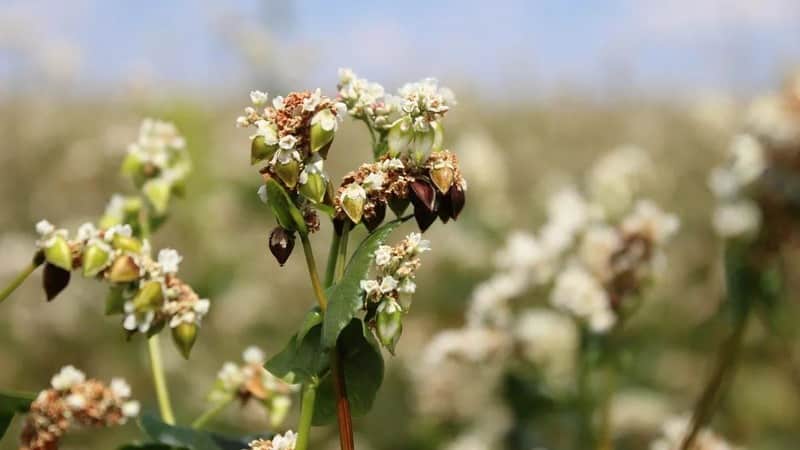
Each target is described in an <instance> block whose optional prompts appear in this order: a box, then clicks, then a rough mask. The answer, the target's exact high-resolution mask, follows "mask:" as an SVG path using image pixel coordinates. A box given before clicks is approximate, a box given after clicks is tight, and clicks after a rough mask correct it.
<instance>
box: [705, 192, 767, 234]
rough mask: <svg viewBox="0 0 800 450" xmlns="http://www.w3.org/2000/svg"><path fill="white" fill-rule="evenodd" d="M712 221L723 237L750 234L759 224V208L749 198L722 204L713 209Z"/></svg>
mask: <svg viewBox="0 0 800 450" xmlns="http://www.w3.org/2000/svg"><path fill="white" fill-rule="evenodd" d="M713 223H714V229H715V230H716V231H717V233H718V234H719V235H720V236H722V237H723V238H738V237H743V236H752V235H754V234H755V233H756V232H757V231H758V229H759V227H760V225H761V210H760V209H759V208H758V206H757V205H756V204H755V203H753V202H751V201H749V200H740V201H737V202H734V203H727V204H722V205H720V206H718V207H717V209H716V210H715V211H714V218H713Z"/></svg>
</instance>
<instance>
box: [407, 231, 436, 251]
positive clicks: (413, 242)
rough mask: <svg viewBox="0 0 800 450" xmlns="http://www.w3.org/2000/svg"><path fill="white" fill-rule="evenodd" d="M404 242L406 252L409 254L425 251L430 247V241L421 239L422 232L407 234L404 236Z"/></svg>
mask: <svg viewBox="0 0 800 450" xmlns="http://www.w3.org/2000/svg"><path fill="white" fill-rule="evenodd" d="M406 242H407V244H406V245H407V247H406V252H408V253H409V254H410V255H417V254H419V253H425V252H427V251H430V249H431V241H429V240H426V239H422V234H420V233H411V234H409V235H408V236H406Z"/></svg>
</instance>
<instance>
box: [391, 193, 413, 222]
mask: <svg viewBox="0 0 800 450" xmlns="http://www.w3.org/2000/svg"><path fill="white" fill-rule="evenodd" d="M412 195H413V194H412ZM409 203H410V201H409V200H408V199H407V198H390V199H389V208H391V210H392V212H393V213H394V214H395V215H396V216H397V217H400V216H402V215H403V213H404V212H406V209H408V204H409Z"/></svg>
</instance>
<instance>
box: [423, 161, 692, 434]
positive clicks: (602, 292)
mask: <svg viewBox="0 0 800 450" xmlns="http://www.w3.org/2000/svg"><path fill="white" fill-rule="evenodd" d="M651 165H652V164H651V163H650V160H649V158H648V157H647V154H646V153H644V151H642V150H640V149H635V148H633V147H623V148H621V149H618V150H616V151H614V152H611V153H609V154H607V155H605V156H604V157H602V158H601V159H600V160H598V161H597V163H596V165H595V166H594V167H593V168H592V170H591V171H590V175H589V177H588V178H587V180H586V186H585V189H581V188H580V187H577V186H568V187H565V188H562V189H560V190H558V191H556V192H555V193H554V194H553V195H552V197H551V198H550V199H549V201H548V202H547V221H546V222H545V223H544V225H542V226H541V227H540V228H539V229H538V230H536V231H535V232H531V231H516V232H512V233H511V234H510V235H509V237H508V239H507V242H506V244H505V246H504V247H503V248H502V249H501V250H500V251H499V252H498V253H497V255H496V265H497V272H496V273H495V274H494V275H492V276H491V277H490V278H489V279H488V280H486V281H484V282H482V283H480V284H479V285H478V286H477V287H476V288H475V290H474V291H473V293H472V296H471V298H470V301H469V308H468V310H467V314H466V324H465V325H464V327H463V328H461V329H455V330H448V331H445V332H443V333H440V334H438V335H436V336H435V337H434V338H433V339H432V341H431V343H430V345H429V346H428V347H427V348H426V349H425V350H424V351H423V360H422V364H418V365H416V368H415V372H416V376H415V379H417V380H418V382H417V383H415V386H416V388H417V398H418V401H419V407H420V409H421V411H422V412H423V413H425V414H427V415H432V416H434V417H438V418H439V419H440V420H441V421H442V422H445V423H449V424H455V425H460V426H462V427H464V428H465V429H466V430H468V432H467V434H465V435H462V436H461V437H460V438H459V441H460V440H461V439H467V438H468V440H470V441H474V442H475V443H476V444H475V445H478V446H479V447H482V448H484V447H485V448H500V447H503V446H505V445H508V439H514V437H513V436H514V432H515V430H516V431H519V429H518V428H515V427H522V430H525V426H526V425H525V424H526V423H528V422H525V418H530V417H531V414H533V413H532V412H531V411H530V410H527V409H525V408H528V406H520V405H522V403H519V402H523V401H525V400H524V399H517V398H515V399H513V400H509V403H511V405H509V404H506V403H505V402H504V401H503V400H502V398H501V397H500V396H499V395H498V394H499V393H502V389H503V386H504V385H507V384H506V383H509V382H511V383H514V386H516V387H515V388H512V389H514V392H520V391H525V392H536V395H537V396H540V397H537V398H541V399H542V400H541V401H546V402H550V403H551V404H553V405H554V407H555V408H559V409H562V410H565V411H562V412H570V411H571V412H572V414H575V413H577V417H578V418H579V420H578V427H579V430H580V431H581V434H580V435H579V436H577V437H576V438H575V439H574V440H572V439H569V440H566V441H565V440H564V437H565V436H566V435H564V434H562V435H561V436H554V437H553V439H555V440H554V441H552V442H543V441H541V440H539V441H536V442H534V443H533V444H535V445H544V446H547V447H548V448H550V447H551V446H552V447H557V448H563V447H564V446H565V445H568V443H569V442H572V443H573V444H574V445H575V446H577V447H580V446H584V445H590V446H591V447H588V448H598V449H601V448H602V449H607V448H611V447H610V446H609V445H610V433H611V430H610V429H609V428H610V424H609V417H608V415H609V414H608V413H609V399H610V397H611V395H612V390H613V384H614V383H613V378H614V373H615V372H616V371H619V370H621V361H620V360H619V354H620V351H619V348H620V346H622V345H623V344H624V343H623V342H622V341H621V335H620V331H621V330H622V328H623V326H624V325H625V323H626V321H627V320H629V319H630V317H631V316H632V315H633V314H634V313H635V311H636V310H637V309H638V308H639V306H640V305H641V303H642V301H643V299H644V297H645V296H646V294H647V288H648V287H649V286H650V285H651V284H652V283H653V281H655V280H656V279H657V278H658V275H659V274H660V272H661V270H662V269H663V268H664V267H665V264H664V259H665V255H664V249H665V248H666V246H667V244H668V242H669V240H670V238H671V237H672V236H673V235H674V233H675V232H676V231H677V229H678V225H679V224H678V219H677V218H676V217H675V216H674V215H672V214H668V213H665V212H663V211H662V210H661V209H659V208H658V206H657V205H656V204H655V203H654V202H653V201H651V200H647V199H642V198H640V191H641V183H640V182H641V178H642V177H645V176H647V175H646V173H647V170H648V168H649V167H650V166H651ZM612 180H613V183H612V182H611V181H612ZM606 181H608V182H606ZM548 306H549V307H548ZM509 380H511V381H509ZM527 385H529V386H528V387H523V386H527ZM520 408H522V409H520ZM515 414H516V415H517V417H514V415H515ZM573 417H575V416H574V415H573ZM535 422H536V423H533V424H532V426H534V427H535V426H541V423H542V422H541V421H540V420H538V419H537V420H535ZM488 423H494V424H495V425H494V426H488V425H487V424H488ZM478 430H480V433H477V434H476V431H478ZM567 434H569V433H567ZM540 439H541V438H540ZM459 441H455V442H454V443H453V445H452V447H448V448H460V447H459V446H458V445H455V444H456V442H459ZM533 444H531V443H530V442H529V443H528V444H526V445H528V447H529V446H530V445H533ZM523 446H524V445H523ZM528 447H525V448H528ZM577 447H576V448H577ZM520 448H522V447H520ZM582 448H586V447H582Z"/></svg>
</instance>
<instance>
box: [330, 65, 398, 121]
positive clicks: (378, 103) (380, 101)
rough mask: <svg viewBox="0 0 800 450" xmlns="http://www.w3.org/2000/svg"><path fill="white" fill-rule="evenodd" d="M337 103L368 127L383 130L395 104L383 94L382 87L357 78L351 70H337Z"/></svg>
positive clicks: (389, 97) (392, 99)
mask: <svg viewBox="0 0 800 450" xmlns="http://www.w3.org/2000/svg"><path fill="white" fill-rule="evenodd" d="M337 88H338V89H339V97H338V98H339V101H341V102H342V103H344V104H345V105H346V106H347V112H348V113H349V114H350V115H351V116H353V117H354V118H356V119H361V120H364V121H366V122H367V123H368V124H370V126H372V127H375V128H377V129H383V128H385V127H386V126H388V125H389V124H390V120H391V117H390V116H391V114H392V113H393V112H394V111H395V109H396V108H395V106H396V102H395V101H394V98H393V97H392V96H390V95H386V94H385V90H384V88H383V86H381V85H380V84H378V83H374V82H370V81H369V80H367V79H365V78H359V77H358V75H356V74H355V73H354V72H353V71H352V70H351V69H345V68H342V69H339V84H338V85H337Z"/></svg>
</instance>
